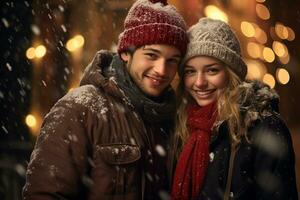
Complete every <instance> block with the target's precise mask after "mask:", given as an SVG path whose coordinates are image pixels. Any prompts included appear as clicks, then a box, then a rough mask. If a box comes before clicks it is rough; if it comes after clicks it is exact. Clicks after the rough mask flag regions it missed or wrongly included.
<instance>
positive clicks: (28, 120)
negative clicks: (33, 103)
mask: <svg viewBox="0 0 300 200" xmlns="http://www.w3.org/2000/svg"><path fill="white" fill-rule="evenodd" d="M25 122H26V125H27V126H28V127H30V128H34V127H35V126H36V124H37V122H36V118H35V116H34V115H32V114H29V115H27V116H26V118H25Z"/></svg>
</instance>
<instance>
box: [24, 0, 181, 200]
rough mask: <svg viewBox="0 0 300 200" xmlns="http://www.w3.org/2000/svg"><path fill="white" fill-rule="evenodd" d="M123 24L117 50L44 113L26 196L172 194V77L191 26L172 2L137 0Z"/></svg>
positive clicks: (95, 63)
mask: <svg viewBox="0 0 300 200" xmlns="http://www.w3.org/2000/svg"><path fill="white" fill-rule="evenodd" d="M124 27H125V30H124V32H123V33H121V35H120V37H119V45H118V54H112V53H110V52H108V51H100V52H98V53H97V54H96V56H95V58H94V60H93V61H92V63H91V64H90V65H89V66H88V67H87V69H86V70H85V74H84V77H83V78H82V80H81V86H80V87H79V88H77V89H75V90H73V91H71V92H69V93H68V94H67V95H66V96H64V97H63V98H62V99H60V100H59V101H58V102H57V103H56V104H55V105H54V107H53V108H52V109H51V111H50V113H49V114H48V115H47V116H46V117H45V120H44V123H43V126H42V129H41V133H40V135H39V137H38V139H37V142H36V146H35V149H34V151H33V153H32V156H31V160H30V163H29V166H28V170H27V179H26V185H25V186H24V189H23V195H24V199H39V200H43V199H101V200H105V199H114V200H116V199H130V200H135V199H137V200H140V199H160V198H164V197H165V196H167V192H168V190H169V183H168V177H167V167H166V160H167V159H166V158H167V144H168V138H169V133H170V129H171V128H172V123H173V116H174V112H175V105H174V94H173V90H172V89H171V87H170V82H171V81H172V80H173V78H174V76H175V74H176V70H177V67H178V65H179V62H180V60H181V57H182V56H183V55H184V53H185V50H186V45H187V37H186V25H185V22H184V20H183V19H182V17H181V16H180V15H179V14H178V12H177V11H176V9H175V8H174V7H173V6H170V5H167V3H166V1H164V2H157V1H153V0H152V1H151V2H150V1H147V0H138V1H136V2H135V3H134V5H133V6H132V7H131V9H130V10H129V13H128V15H127V17H126V20H125V24H124Z"/></svg>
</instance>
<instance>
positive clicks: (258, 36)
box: [254, 26, 268, 44]
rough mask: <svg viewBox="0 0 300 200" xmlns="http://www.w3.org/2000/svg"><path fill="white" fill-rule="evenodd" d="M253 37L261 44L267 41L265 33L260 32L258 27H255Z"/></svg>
mask: <svg viewBox="0 0 300 200" xmlns="http://www.w3.org/2000/svg"><path fill="white" fill-rule="evenodd" d="M254 37H255V39H256V40H257V41H258V42H259V43H261V44H265V43H267V41H268V36H267V34H266V32H265V31H264V30H262V29H261V28H259V27H258V26H257V27H255V36H254Z"/></svg>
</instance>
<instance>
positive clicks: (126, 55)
mask: <svg viewBox="0 0 300 200" xmlns="http://www.w3.org/2000/svg"><path fill="white" fill-rule="evenodd" d="M121 58H122V60H123V61H124V62H128V61H129V58H130V54H129V53H128V52H123V53H121Z"/></svg>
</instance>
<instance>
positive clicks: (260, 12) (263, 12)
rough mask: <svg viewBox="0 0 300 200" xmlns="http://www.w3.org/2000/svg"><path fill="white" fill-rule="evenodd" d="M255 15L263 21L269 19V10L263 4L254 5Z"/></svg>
mask: <svg viewBox="0 0 300 200" xmlns="http://www.w3.org/2000/svg"><path fill="white" fill-rule="evenodd" d="M256 14H257V16H258V17H259V18H261V19H263V20H267V19H270V12H269V9H268V8H267V7H266V6H265V5H263V4H256Z"/></svg>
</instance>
